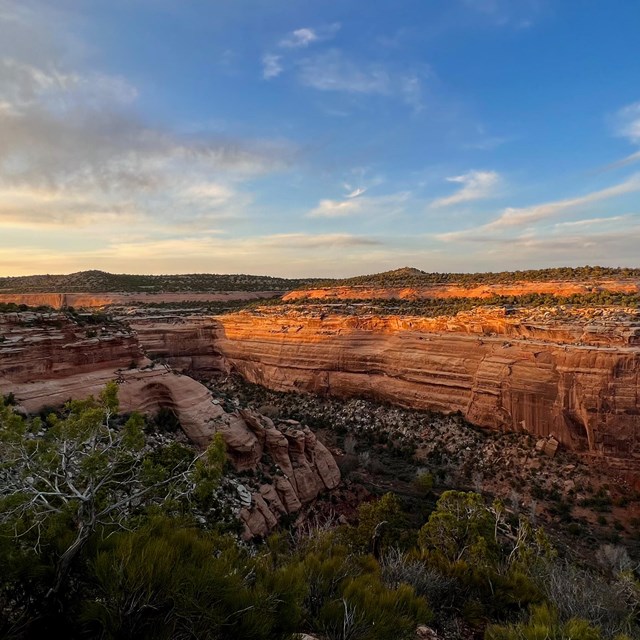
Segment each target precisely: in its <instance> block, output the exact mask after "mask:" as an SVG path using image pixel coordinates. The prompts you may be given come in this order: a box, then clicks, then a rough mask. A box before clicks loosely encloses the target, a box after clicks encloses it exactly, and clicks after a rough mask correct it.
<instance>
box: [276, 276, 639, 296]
mask: <svg viewBox="0 0 640 640" xmlns="http://www.w3.org/2000/svg"><path fill="white" fill-rule="evenodd" d="M598 291H615V292H620V293H638V292H639V291H640V283H639V282H638V281H637V280H602V281H597V282H572V281H546V282H544V281H542V282H535V281H527V282H513V283H510V284H473V285H469V286H465V285H462V284H455V283H452V284H432V285H428V286H420V287H411V286H408V287H374V286H366V285H363V286H354V285H349V286H333V287H331V286H329V287H323V288H319V289H296V290H295V291H291V292H290V293H287V294H286V295H285V296H284V298H283V299H284V300H288V301H290V300H395V299H398V300H406V299H409V300H420V299H427V298H491V297H493V296H521V295H525V294H528V293H543V294H547V293H548V294H552V295H556V296H569V295H572V294H574V293H594V292H598Z"/></svg>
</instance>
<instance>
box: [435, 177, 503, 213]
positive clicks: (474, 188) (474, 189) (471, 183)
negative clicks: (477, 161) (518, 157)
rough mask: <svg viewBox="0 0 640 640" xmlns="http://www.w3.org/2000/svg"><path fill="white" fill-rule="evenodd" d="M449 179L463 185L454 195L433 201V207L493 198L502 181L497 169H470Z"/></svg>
mask: <svg viewBox="0 0 640 640" xmlns="http://www.w3.org/2000/svg"><path fill="white" fill-rule="evenodd" d="M447 180H448V181H449V182H453V183H456V184H460V185H462V186H461V188H460V189H459V190H458V191H456V192H455V193H454V194H453V195H450V196H446V197H444V198H438V199H437V200H434V201H433V202H432V203H431V206H432V207H448V206H451V205H454V204H460V203H462V202H471V201H473V200H481V199H484V198H491V197H492V196H494V195H495V191H496V187H498V186H499V185H500V182H501V178H500V175H499V174H498V173H497V172H496V171H469V172H467V173H465V174H463V175H460V176H455V177H452V178H447Z"/></svg>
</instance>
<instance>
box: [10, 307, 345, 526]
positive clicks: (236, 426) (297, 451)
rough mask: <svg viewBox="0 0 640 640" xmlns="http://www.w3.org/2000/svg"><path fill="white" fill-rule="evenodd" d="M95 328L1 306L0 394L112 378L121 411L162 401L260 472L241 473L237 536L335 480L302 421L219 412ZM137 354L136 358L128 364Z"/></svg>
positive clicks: (82, 391)
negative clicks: (245, 481)
mask: <svg viewBox="0 0 640 640" xmlns="http://www.w3.org/2000/svg"><path fill="white" fill-rule="evenodd" d="M210 331H211V324H210V323H206V322H205V324H204V328H203V329H202V332H201V334H200V337H199V339H198V340H202V342H203V343H204V344H208V345H209V346H210V345H211V343H212V340H211V338H210V335H209V334H210ZM100 334H101V335H100V337H96V338H91V339H87V338H86V332H85V329H84V328H81V327H78V325H77V324H75V323H74V322H72V321H71V320H70V319H69V318H67V317H66V316H64V315H63V314H58V313H53V314H38V313H32V312H26V313H19V314H0V393H2V394H7V393H13V394H14V395H15V397H16V400H17V402H18V403H19V404H20V406H22V407H23V408H24V409H25V410H26V411H28V412H37V411H39V410H41V409H42V408H43V407H45V406H59V405H61V404H63V403H64V402H66V401H67V400H69V399H70V398H73V399H81V398H86V397H88V396H89V395H94V396H97V395H98V394H99V393H100V391H101V390H102V389H103V388H104V385H105V384H106V383H107V382H108V381H110V380H114V379H115V380H116V381H117V383H118V384H119V393H118V397H119V400H120V408H121V410H122V411H125V412H129V411H140V412H142V413H150V414H154V413H156V412H157V411H158V410H159V409H170V410H171V411H173V412H174V413H175V414H176V415H177V417H178V419H179V420H180V424H181V426H182V429H183V431H184V432H185V433H186V435H187V436H188V437H189V439H190V440H191V441H192V442H194V443H195V444H196V445H198V446H199V447H201V448H205V447H206V446H207V444H208V443H209V442H210V440H211V438H212V436H213V435H214V434H215V433H216V432H218V431H219V432H220V433H222V435H223V437H224V439H225V443H226V445H227V452H228V455H229V457H230V458H231V460H232V462H233V464H234V466H235V467H236V469H237V470H238V471H240V472H243V471H245V472H246V471H250V472H254V473H253V475H254V477H255V475H256V474H258V475H259V477H260V480H259V481H258V482H253V481H250V482H251V483H252V484H250V487H251V490H247V489H245V488H243V489H242V493H241V492H240V490H239V493H241V497H242V496H244V504H243V508H242V509H241V511H240V513H239V516H240V518H241V519H242V521H243V522H244V524H245V534H244V535H245V537H246V538H251V537H254V536H265V535H267V533H268V532H269V531H270V530H271V529H273V528H274V527H275V526H276V525H277V523H278V521H279V519H280V518H281V517H282V516H283V515H286V514H295V513H297V512H298V511H299V510H300V509H301V508H302V506H303V505H304V504H305V503H308V502H311V501H312V500H314V499H315V498H316V497H317V496H318V494H319V493H321V492H323V491H326V490H328V489H333V488H335V487H336V486H337V485H338V483H339V482H340V472H339V470H338V467H337V465H336V462H335V460H334V459H333V456H332V455H331V453H329V451H328V450H327V449H326V447H325V446H324V445H323V444H322V443H321V442H319V441H318V439H317V438H316V436H315V435H314V434H313V433H312V432H311V431H310V430H309V428H308V427H305V426H303V425H301V424H299V423H297V422H293V421H286V422H280V423H278V424H277V425H275V424H274V423H273V422H272V421H271V420H270V419H269V418H267V417H265V416H261V415H260V414H257V413H252V412H248V411H241V412H239V413H234V414H229V413H226V412H225V411H224V410H223V409H222V407H221V406H220V405H219V404H218V403H217V401H215V400H214V399H213V398H212V396H211V393H210V392H209V390H208V389H207V388H206V387H205V386H204V385H202V384H200V383H199V382H197V381H196V380H193V379H192V378H190V377H189V376H186V375H179V374H177V373H175V372H174V371H173V370H172V369H171V368H170V367H168V366H162V365H158V366H154V365H153V364H152V363H150V362H149V361H148V360H147V359H146V358H145V357H144V356H143V355H142V352H141V350H140V347H139V344H138V342H137V339H136V337H135V335H134V334H132V333H127V332H123V331H120V330H117V329H115V330H109V329H107V328H104V329H100ZM158 335H159V336H160V338H158V344H160V345H164V346H163V348H166V349H169V351H168V352H167V354H168V355H169V353H170V352H171V351H170V350H171V349H176V350H178V355H177V356H175V357H177V358H182V357H185V353H189V356H188V357H189V362H190V364H191V366H193V364H194V363H198V364H202V363H203V362H204V363H205V364H207V365H208V364H209V361H208V360H206V358H205V359H204V360H203V359H195V358H196V356H195V355H194V354H193V353H192V351H191V350H192V349H193V348H194V343H193V342H191V341H189V340H187V341H186V342H181V341H180V340H179V339H178V338H177V337H176V335H178V336H179V335H180V331H178V332H168V331H163V330H160V331H159V332H158ZM167 335H170V336H171V338H170V339H167V337H166V336H167ZM198 344H199V342H198V341H196V343H195V346H196V347H197V346H198ZM200 355H202V354H200ZM136 360H137V361H138V363H139V364H140V365H144V366H143V367H142V368H138V367H136V366H131V362H132V361H133V362H135V361H136ZM239 486H241V485H239Z"/></svg>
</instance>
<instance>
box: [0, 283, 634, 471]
mask: <svg viewBox="0 0 640 640" xmlns="http://www.w3.org/2000/svg"><path fill="white" fill-rule="evenodd" d="M599 291H604V292H622V293H625V294H635V293H637V292H638V281H637V280H633V279H630V278H627V279H620V280H604V279H602V280H597V281H589V282H575V281H567V282H564V283H561V282H557V281H550V282H525V283H515V284H511V283H506V284H500V283H497V284H492V283H488V284H487V283H484V284H478V285H477V286H476V285H468V284H465V285H456V284H455V283H453V284H446V285H434V286H430V287H418V288H417V289H416V288H415V287H413V288H412V287H409V286H407V287H388V288H386V289H380V288H375V287H374V288H371V287H368V286H366V285H365V286H362V287H351V288H345V287H333V288H332V287H326V288H318V289H301V290H297V291H293V292H290V293H289V294H287V295H286V296H284V299H285V300H284V302H283V303H281V304H277V305H273V304H268V303H266V304H264V305H263V306H261V307H253V308H251V309H248V310H244V311H239V312H233V313H228V314H223V315H217V316H212V315H207V314H206V313H200V314H189V313H186V314H185V313H182V314H180V313H177V312H172V311H171V309H170V308H169V309H166V310H163V312H162V313H159V312H158V311H152V310H147V312H145V313H143V314H141V315H136V316H132V317H128V316H127V315H126V314H125V315H121V316H120V317H119V321H120V324H119V327H120V328H119V329H118V330H117V331H106V332H98V335H97V336H95V337H92V338H89V337H87V336H86V335H84V334H82V335H81V334H78V335H75V334H74V335H70V334H69V333H68V331H69V328H68V327H67V328H66V329H64V330H63V329H55V327H54V328H50V329H51V330H50V332H49V334H48V337H47V338H46V339H44V338H43V336H41V335H40V336H39V335H38V333H37V330H36V329H34V327H33V326H30V327H26V328H24V330H21V331H22V334H21V336H22V337H21V338H20V339H17V338H15V336H13V337H12V335H11V333H12V332H11V331H7V326H8V325H7V324H6V322H7V320H6V318H7V317H10V316H11V314H4V315H5V325H4V326H3V328H2V331H3V335H4V336H5V339H4V340H3V341H2V342H0V386H1V387H2V389H3V392H7V391H12V392H14V393H15V394H16V396H17V397H19V398H20V401H21V402H22V403H23V404H24V406H25V407H26V408H27V409H28V410H33V409H34V408H37V407H38V404H40V405H43V404H46V403H49V404H52V403H54V401H59V400H61V399H66V397H77V396H78V394H80V393H81V391H83V390H89V391H91V392H94V389H95V387H96V385H97V384H98V383H99V384H103V383H104V380H106V379H109V376H111V377H112V376H113V372H114V371H116V370H118V371H119V372H120V373H119V374H118V375H119V376H120V377H121V378H123V379H127V378H128V377H129V374H128V373H127V371H126V370H127V368H128V367H133V368H134V369H135V370H139V369H140V367H143V368H144V367H145V366H149V363H150V361H149V360H148V359H147V358H152V359H153V360H155V361H156V362H160V363H164V364H165V365H166V368H167V371H169V370H172V371H180V372H184V373H194V374H196V375H199V376H204V377H206V376H207V375H210V374H212V373H216V372H223V373H229V372H236V373H238V374H240V375H241V376H242V377H243V378H244V379H246V380H247V381H249V382H253V383H257V384H260V385H264V386H265V387H268V388H270V389H274V390H277V391H289V392H298V393H300V392H304V393H314V394H320V395H331V396H335V397H338V398H349V397H365V398H370V399H374V400H377V401H382V402H388V403H392V404H396V405H399V406H401V407H405V408H409V409H417V410H422V411H437V412H443V413H457V414H460V415H461V416H463V417H464V418H465V419H466V420H467V421H469V422H470V423H472V424H474V425H477V426H480V427H483V428H488V429H492V430H496V431H500V432H523V433H529V434H532V435H535V436H538V437H541V438H548V437H551V436H553V437H554V438H556V439H557V440H558V441H559V442H560V444H561V445H562V446H563V447H564V448H566V449H567V450H570V451H575V452H578V453H580V454H581V455H582V456H584V457H585V458H587V459H590V460H591V461H592V462H601V463H604V464H606V465H608V466H609V467H610V468H612V469H615V470H618V471H620V472H621V473H623V474H631V475H632V476H638V474H639V473H640V400H639V398H640V315H639V314H638V310H637V308H635V307H629V308H625V307H622V306H620V305H618V306H613V305H610V306H602V305H600V306H595V305H594V306H586V307H580V306H578V305H556V306H553V305H551V306H538V307H527V306H523V307H518V306H517V305H516V306H514V307H511V306H509V305H495V304H493V305H488V306H479V307H477V308H473V309H471V310H462V311H458V312H451V313H449V314H447V315H439V316H436V317H426V316H424V315H411V313H410V312H408V313H403V314H400V313H394V312H393V311H392V310H390V311H381V312H380V313H370V312H368V311H366V310H365V311H363V310H362V309H358V307H357V305H356V306H349V305H351V302H349V301H353V300H358V299H362V300H366V299H371V298H375V299H382V300H383V299H388V300H391V301H393V300H403V299H407V298H410V297H411V296H413V297H414V298H415V299H420V298H423V297H424V298H429V299H433V298H437V297H441V298H452V297H453V298H456V297H460V295H461V293H462V292H464V293H465V295H466V296H471V297H473V298H477V297H494V296H496V295H516V294H520V295H525V294H527V293H554V294H556V295H571V294H575V293H594V292H599ZM236 294H237V295H247V296H248V297H249V298H251V297H254V296H258V295H261V294H259V292H258V293H256V292H248V293H246V292H236ZM6 295H9V294H6ZM33 295H36V294H33ZM78 295H80V294H78ZM109 295H111V294H109ZM126 295H128V294H122V296H124V297H126ZM159 295H160V294H159ZM170 295H171V296H174V301H176V302H177V301H179V300H178V298H179V297H180V295H182V300H184V301H191V300H194V299H195V298H194V296H195V295H196V294H193V293H191V292H184V293H183V294H177V293H172V294H170ZM203 295H205V294H203ZM206 295H208V296H211V295H213V294H206ZM225 295H226V294H225ZM106 297H107V298H108V297H109V296H108V295H107V296H106ZM134 297H135V296H134V294H132V297H131V298H130V301H131V304H132V306H135V304H134V303H133V300H134ZM287 299H289V300H290V302H289V304H286V300H287ZM92 300H93V301H94V302H96V303H97V302H100V300H101V297H100V296H96V295H93V297H92ZM292 300H294V301H295V302H291V301H292ZM340 300H345V301H347V302H344V303H340ZM11 301H12V302H17V301H18V300H17V298H14V299H13V300H11ZM67 302H68V300H67ZM118 304H120V303H118ZM27 324H29V323H27ZM31 324H33V323H31ZM54 329H55V330H54ZM65 331H67V333H65ZM13 333H14V334H15V331H14V332H13ZM76 333H77V331H76ZM16 335H17V334H16ZM183 378H184V379H185V380H186V379H188V378H187V377H186V376H183ZM92 380H94V381H95V383H94V382H91V381H92ZM65 396H66V397H65ZM184 397H185V398H188V397H189V396H188V394H187V395H185V396H184ZM189 402H191V401H189ZM152 404H153V403H152ZM157 404H158V403H156V405H154V406H157ZM187 404H188V402H186V401H185V402H183V403H182V407H181V408H180V412H181V413H184V414H185V415H188V406H187ZM196 404H197V403H196ZM176 406H177V405H176ZM196 413H197V412H196ZM188 421H189V420H188V418H187V422H188ZM201 436H202V437H206V436H203V435H202V434H200V436H196V437H195V440H196V441H197V440H198V437H201Z"/></svg>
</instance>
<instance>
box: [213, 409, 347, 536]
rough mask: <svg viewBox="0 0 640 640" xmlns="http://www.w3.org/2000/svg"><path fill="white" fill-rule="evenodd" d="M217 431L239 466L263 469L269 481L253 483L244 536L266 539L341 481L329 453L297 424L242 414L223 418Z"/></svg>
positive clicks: (242, 514) (245, 510)
mask: <svg viewBox="0 0 640 640" xmlns="http://www.w3.org/2000/svg"><path fill="white" fill-rule="evenodd" d="M217 428H218V430H219V431H220V433H222V435H223V437H224V439H225V442H226V444H227V451H228V453H229V456H230V458H231V460H232V462H233V464H234V466H235V468H236V469H237V470H238V471H247V470H258V472H259V475H260V476H261V477H263V478H265V479H266V480H267V482H266V483H265V482H263V481H261V480H258V481H256V482H254V483H253V484H254V486H253V491H252V493H251V497H252V501H251V505H250V506H249V505H247V506H246V507H245V508H243V509H242V511H241V512H240V517H241V518H242V520H243V521H244V523H245V526H246V530H245V537H254V536H264V535H266V534H267V533H268V532H269V531H270V530H271V529H273V527H274V526H275V524H276V523H277V522H278V520H279V519H280V517H281V516H283V515H285V514H289V515H291V514H295V513H297V512H298V511H300V509H301V507H302V505H304V504H306V503H309V502H311V501H313V500H315V499H316V498H317V497H318V495H319V494H320V493H321V492H323V491H326V490H329V489H335V488H336V487H337V486H338V484H339V483H340V471H339V470H338V466H337V464H336V461H335V460H334V458H333V456H332V455H331V453H330V452H329V450H328V449H327V448H326V447H325V446H324V445H323V444H322V443H321V442H320V441H319V440H318V439H317V438H316V436H315V435H314V434H313V432H312V431H311V430H310V429H309V428H308V427H304V426H303V425H301V424H300V423H298V422H295V421H293V420H287V421H280V422H278V423H277V424H274V422H273V421H272V420H271V419H270V418H268V417H266V416H262V415H260V414H257V413H254V412H250V411H242V410H241V411H239V412H238V413H237V414H228V415H226V416H224V417H223V418H222V419H221V421H220V423H219V425H218V427H217Z"/></svg>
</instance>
